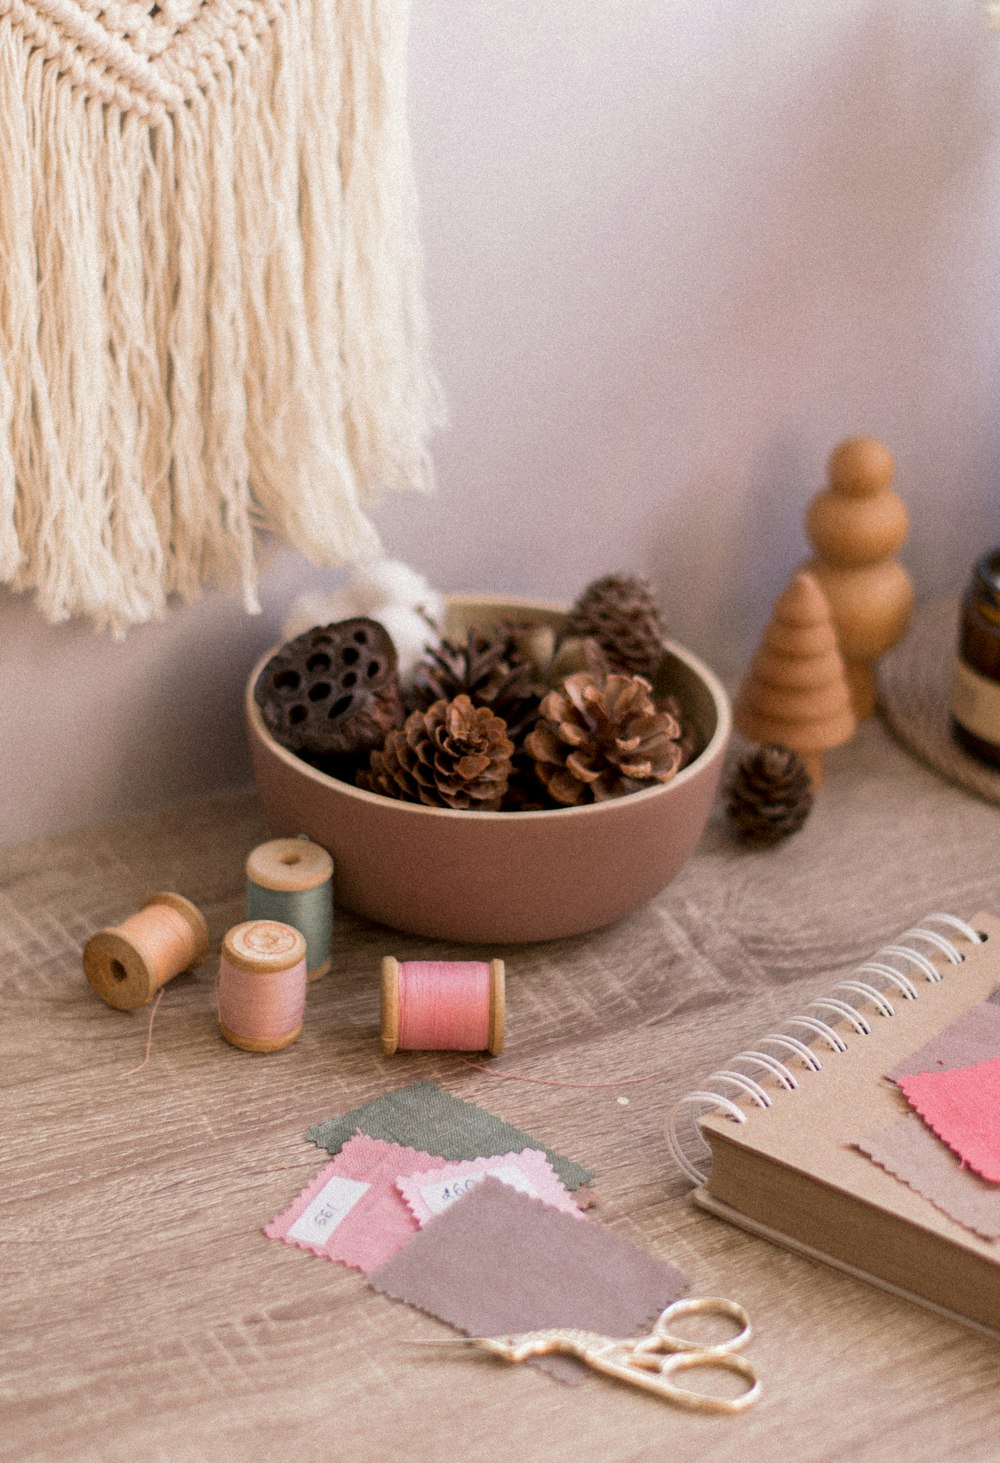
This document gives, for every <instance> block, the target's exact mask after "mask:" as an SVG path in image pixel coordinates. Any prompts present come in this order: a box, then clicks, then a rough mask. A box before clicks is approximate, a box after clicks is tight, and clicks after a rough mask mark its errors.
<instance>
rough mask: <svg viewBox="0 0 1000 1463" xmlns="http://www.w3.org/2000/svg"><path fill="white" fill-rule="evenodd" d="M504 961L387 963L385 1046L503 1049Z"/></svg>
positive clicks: (388, 1051)
mask: <svg viewBox="0 0 1000 1463" xmlns="http://www.w3.org/2000/svg"><path fill="white" fill-rule="evenodd" d="M504 1018H505V998H504V964H503V961H502V960H491V961H489V963H487V962H486V961H478V960H410V961H405V962H403V963H401V962H400V961H398V960H396V959H394V958H393V956H392V955H387V956H386V957H385V959H384V960H383V961H382V1050H383V1051H384V1052H385V1053H386V1055H387V1056H391V1055H392V1054H393V1052H396V1051H423V1052H429V1051H434V1052H449V1051H451V1052H482V1051H488V1052H489V1054H490V1056H493V1057H495V1056H498V1055H499V1054H500V1052H502V1051H503V1038H504Z"/></svg>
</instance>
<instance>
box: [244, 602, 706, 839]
mask: <svg viewBox="0 0 1000 1463" xmlns="http://www.w3.org/2000/svg"><path fill="white" fill-rule="evenodd" d="M444 598H445V603H446V604H447V605H449V606H450V605H455V606H456V607H461V606H463V605H464V606H468V605H483V606H486V605H493V606H496V607H497V608H500V607H502V606H506V607H508V608H514V609H520V610H534V611H536V612H538V611H542V612H544V613H546V614H553V615H565V614H567V613H568V610H567V607H566V606H565V605H563V604H558V603H556V602H554V601H552V600H539V599H530V598H524V597H519V596H516V595H490V594H446V595H445V596H444ZM285 643H286V642H285V641H278V642H277V643H276V644H274V645H272V646H271V647H270V648H269V649H268V650H266V651H265V652H264V654H263V655H262V656H261V657H260V658H259V660H258V661H257V662H256V664H255V665H254V667H253V669H252V670H251V672H250V674H249V676H248V677H247V681H246V686H245V688H244V704H245V708H246V715H247V721H248V723H249V725H250V726H251V727H252V728H253V731H254V733H255V734H256V735H257V736H258V737H259V739H260V740H261V742H262V743H263V744H264V746H265V747H267V749H268V751H270V752H272V753H274V754H275V755H276V756H277V758H278V760H279V761H281V762H284V763H285V765H286V766H287V767H290V768H291V769H292V770H293V771H295V772H298V773H300V774H302V775H303V776H305V777H306V778H307V780H309V781H311V782H315V783H316V784H317V785H318V786H320V787H327V788H334V789H336V790H337V791H338V792H340V793H341V794H342V795H344V796H346V797H351V798H356V799H358V800H359V801H360V802H361V803H370V804H372V805H373V806H375V807H378V808H382V809H383V810H384V809H386V808H389V807H391V808H392V809H394V810H396V811H397V812H398V813H399V816H411V817H421V818H444V819H454V818H460V819H461V820H462V821H463V823H470V822H471V821H473V820H476V821H478V822H480V823H483V822H485V823H487V824H489V823H496V822H497V821H499V822H500V823H501V824H503V825H504V826H506V825H508V824H509V823H510V820H511V819H512V818H521V819H525V818H586V817H594V816H595V815H597V814H600V813H601V812H605V813H606V811H607V810H608V809H609V808H615V807H620V806H621V805H622V804H624V803H627V804H629V805H630V806H635V804H636V803H637V802H638V801H639V800H640V799H641V800H643V801H648V800H649V799H650V798H655V797H660V796H662V795H663V794H665V793H668V792H669V791H670V789H671V788H675V787H680V786H682V785H683V784H684V783H685V782H688V781H690V780H691V779H692V777H694V776H695V775H697V774H698V773H699V772H700V771H701V770H702V768H703V766H705V765H707V764H708V763H709V762H711V761H713V760H714V759H715V758H716V757H717V756H719V755H721V753H722V752H724V750H725V748H726V746H727V745H728V743H729V740H730V737H731V736H732V730H733V714H732V709H731V707H730V703H729V695H728V693H727V691H726V689H725V687H724V686H723V684H722V682H721V680H720V679H719V677H718V676H717V675H716V674H715V672H714V671H713V670H711V669H710V668H709V667H708V666H707V665H706V664H705V662H704V661H703V660H702V659H701V658H700V656H697V655H695V654H694V652H693V651H691V650H688V649H687V647H686V646H684V645H681V644H680V643H679V642H678V641H676V640H668V639H664V642H663V648H664V650H666V651H668V652H669V653H670V654H671V655H673V656H675V657H676V658H677V659H678V660H679V661H681V662H682V663H683V664H684V665H686V666H687V668H688V670H690V671H693V672H694V673H695V675H696V676H698V677H699V679H700V680H701V681H702V683H703V684H704V686H705V687H706V689H707V690H708V692H709V694H710V696H711V698H712V702H713V705H714V706H715V730H714V731H713V733H712V735H711V737H710V738H709V740H708V742H707V744H706V746H705V747H704V748H703V750H702V751H701V752H700V753H699V754H698V756H697V757H696V758H695V759H694V761H693V762H689V763H688V765H687V766H686V767H685V768H683V769H682V771H680V772H678V773H677V775H676V777H672V778H671V779H670V781H669V782H662V783H658V784H657V785H656V786H655V787H644V788H642V789H641V790H640V791H639V792H633V793H629V794H628V796H627V797H624V798H610V799H609V800H608V801H606V802H602V803H580V804H577V805H576V806H575V807H571V808H535V809H531V810H523V809H518V810H515V809H510V810H508V811H502V810H500V809H498V810H496V811H489V812H488V811H486V810H483V809H477V808H432V807H428V806H427V805H426V804H425V803H408V802H404V801H403V800H402V799H401V798H387V797H383V795H382V794H381V793H377V792H368V791H367V789H365V788H362V787H356V786H355V785H354V784H353V783H351V782H343V781H342V780H341V779H340V778H339V777H331V776H330V774H329V773H328V772H321V771H320V770H319V768H318V767H313V766H312V765H311V764H310V763H309V762H305V761H303V759H302V758H301V757H298V756H296V754H295V753H294V752H290V751H289V750H288V748H287V747H283V746H282V745H281V743H280V742H279V741H276V740H275V738H274V737H273V736H272V735H271V733H270V731H269V730H268V728H267V726H266V725H265V722H264V718H263V716H262V715H261V710H260V707H259V706H258V705H257V701H256V699H255V697H254V694H253V693H254V687H255V686H256V684H257V678H258V677H259V675H260V673H261V671H262V670H263V669H264V667H265V665H266V664H267V662H268V661H269V660H270V659H271V657H272V655H275V654H276V653H277V651H278V650H279V649H280V648H281V646H282V645H283V644H285Z"/></svg>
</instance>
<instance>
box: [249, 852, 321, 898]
mask: <svg viewBox="0 0 1000 1463" xmlns="http://www.w3.org/2000/svg"><path fill="white" fill-rule="evenodd" d="M246 875H247V878H248V879H250V880H252V881H253V883H254V884H259V885H260V886H261V887H262V888H264V889H277V890H279V891H280V892H281V893H283V894H298V893H304V892H305V890H307V889H315V888H317V887H318V886H319V885H320V884H325V883H326V881H327V880H328V879H331V878H332V877H333V859H332V858H331V857H330V855H329V854H328V853H327V851H326V849H325V848H321V847H320V845H319V844H318V843H313V842H312V840H311V839H308V838H272V839H271V841H270V842H269V843H260V844H258V845H257V847H256V848H254V849H251V851H250V853H249V854H248V855H247V862H246Z"/></svg>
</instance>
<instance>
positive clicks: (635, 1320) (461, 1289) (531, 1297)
mask: <svg viewBox="0 0 1000 1463" xmlns="http://www.w3.org/2000/svg"><path fill="white" fill-rule="evenodd" d="M368 1284H369V1285H370V1286H371V1287H372V1289H373V1290H377V1291H379V1292H380V1294H382V1295H390V1296H392V1297H394V1299H396V1300H403V1301H406V1302H407V1303H408V1304H409V1305H412V1306H416V1307H417V1309H418V1310H421V1311H426V1312H427V1314H428V1315H431V1316H437V1318H438V1319H439V1320H441V1321H446V1322H447V1323H448V1324H449V1325H450V1326H454V1327H455V1329H456V1330H458V1331H462V1332H464V1334H465V1335H466V1336H501V1335H507V1334H510V1333H513V1332H521V1331H535V1330H538V1329H540V1328H542V1327H549V1326H575V1327H581V1328H583V1329H584V1330H588V1331H599V1332H600V1333H601V1334H602V1335H605V1336H634V1335H636V1334H638V1333H640V1332H642V1331H644V1330H646V1329H648V1328H649V1327H650V1326H651V1325H652V1323H653V1322H654V1321H655V1320H656V1317H657V1316H658V1315H659V1313H660V1312H661V1311H662V1310H663V1309H664V1307H665V1306H668V1305H669V1304H670V1303H671V1301H674V1300H676V1299H677V1298H678V1296H679V1295H681V1294H682V1293H683V1291H685V1290H686V1289H687V1279H686V1277H685V1276H684V1275H683V1274H682V1273H681V1271H680V1270H677V1269H675V1268H674V1266H673V1265H667V1264H665V1263H664V1262H663V1261H662V1260H658V1259H657V1258H656V1256H655V1255H651V1254H649V1252H648V1251H646V1250H641V1249H639V1247H638V1246H637V1245H634V1244H632V1243H631V1242H630V1241H629V1240H627V1239H625V1238H624V1237H623V1236H622V1235H619V1234H615V1233H614V1232H613V1231H612V1230H609V1229H604V1228H603V1227H602V1226H601V1225H599V1224H595V1223H592V1222H584V1223H580V1222H579V1221H578V1220H576V1219H571V1218H570V1217H569V1215H568V1214H560V1213H559V1211H558V1210H556V1209H551V1208H549V1206H548V1205H547V1204H543V1203H542V1202H541V1200H540V1199H532V1198H529V1197H528V1196H527V1195H526V1194H519V1193H518V1192H517V1191H516V1190H515V1189H511V1188H508V1186H507V1185H506V1184H502V1183H500V1182H498V1180H497V1179H493V1178H486V1179H484V1180H483V1181H482V1183H481V1184H477V1185H476V1187H475V1188H474V1189H472V1190H471V1192H470V1193H468V1194H466V1195H465V1196H464V1197H463V1198H461V1199H459V1200H457V1202H456V1203H454V1204H452V1205H451V1207H450V1208H449V1209H446V1210H445V1211H444V1213H443V1214H439V1215H438V1216H437V1218H436V1219H435V1220H434V1223H433V1224H429V1225H428V1226H427V1228H426V1229H422V1230H421V1231H420V1232H419V1234H418V1235H417V1236H416V1238H415V1239H413V1240H411V1241H410V1243H409V1244H408V1245H407V1246H406V1248H405V1249H403V1250H400V1252H399V1253H398V1254H397V1255H395V1256H394V1257H393V1259H391V1260H390V1261H389V1262H388V1264H386V1265H383V1266H382V1267H381V1268H380V1269H379V1270H376V1271H375V1272H374V1274H372V1275H369V1277H368ZM531 1365H537V1366H539V1367H540V1368H541V1369H542V1370H544V1371H548V1372H550V1373H551V1374H552V1375H553V1376H557V1377H559V1378H560V1379H561V1380H562V1381H567V1382H578V1381H582V1379H583V1377H584V1375H585V1369H584V1367H583V1365H582V1363H580V1362H578V1361H574V1360H573V1358H572V1357H566V1356H547V1357H541V1358H539V1359H538V1360H537V1361H536V1362H533V1363H531Z"/></svg>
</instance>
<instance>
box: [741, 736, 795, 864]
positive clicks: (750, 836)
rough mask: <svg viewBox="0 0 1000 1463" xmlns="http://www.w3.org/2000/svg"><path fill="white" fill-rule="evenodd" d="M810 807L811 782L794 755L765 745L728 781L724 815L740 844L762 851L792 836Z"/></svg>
mask: <svg viewBox="0 0 1000 1463" xmlns="http://www.w3.org/2000/svg"><path fill="white" fill-rule="evenodd" d="M812 805H813V786H812V779H811V778H810V776H809V773H808V771H807V770H806V764H805V763H804V762H803V760H802V758H801V757H800V756H799V755H798V753H797V752H792V751H790V750H789V748H787V747H778V746H775V745H774V744H773V743H768V744H767V745H766V746H763V747H755V748H754V750H753V751H752V752H750V753H748V754H747V756H745V757H744V758H742V760H741V761H740V763H739V765H738V766H737V768H736V771H735V773H734V774H733V777H732V779H731V781H730V784H729V788H728V791H727V798H726V811H727V813H728V815H729V821H730V823H731V825H732V828H733V832H734V833H735V835H736V836H737V838H740V839H742V840H743V842H744V843H754V844H760V845H761V846H762V847H766V846H768V845H770V844H773V843H778V842H780V840H781V839H782V838H787V837H788V835H789V834H790V833H796V832H798V830H799V829H800V828H801V827H802V824H803V823H804V822H805V821H806V818H807V817H808V816H809V810H810V809H811V807H812Z"/></svg>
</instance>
